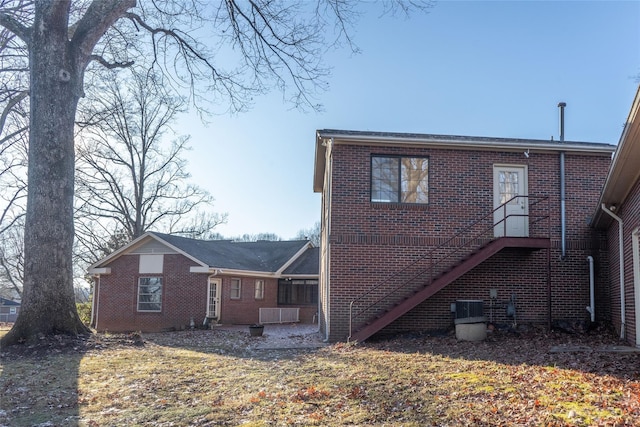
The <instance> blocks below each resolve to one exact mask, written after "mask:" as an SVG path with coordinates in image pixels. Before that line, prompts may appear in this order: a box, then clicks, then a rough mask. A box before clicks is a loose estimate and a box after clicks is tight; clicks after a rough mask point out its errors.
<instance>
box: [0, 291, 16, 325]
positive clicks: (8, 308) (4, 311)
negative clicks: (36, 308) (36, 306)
mask: <svg viewBox="0 0 640 427" xmlns="http://www.w3.org/2000/svg"><path fill="white" fill-rule="evenodd" d="M20 305H21V304H20V303H19V302H18V301H13V300H10V299H7V298H2V297H0V323H13V322H15V321H16V319H17V318H18V313H19V312H20Z"/></svg>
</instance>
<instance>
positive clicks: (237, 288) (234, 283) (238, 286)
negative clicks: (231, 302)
mask: <svg viewBox="0 0 640 427" xmlns="http://www.w3.org/2000/svg"><path fill="white" fill-rule="evenodd" d="M241 295H242V282H241V281H240V279H231V295H230V298H231V299H240V296H241Z"/></svg>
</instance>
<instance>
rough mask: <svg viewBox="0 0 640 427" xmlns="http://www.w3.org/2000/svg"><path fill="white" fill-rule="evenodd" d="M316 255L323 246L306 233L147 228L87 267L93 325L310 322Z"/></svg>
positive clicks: (154, 327) (147, 327) (117, 328)
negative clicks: (291, 236)
mask: <svg viewBox="0 0 640 427" xmlns="http://www.w3.org/2000/svg"><path fill="white" fill-rule="evenodd" d="M318 260H319V251H318V248H315V247H313V244H312V243H310V242H309V241H306V240H296V241H258V242H233V241H228V240H211V241H204V240H196V239H190V238H185V237H179V236H173V235H168V234H162V233H155V232H148V233H145V234H144V235H142V236H140V237H139V238H138V239H136V240H134V241H132V242H131V243H129V244H128V245H126V246H125V247H123V248H121V249H120V250H118V251H116V252H114V253H113V254H111V255H109V256H107V257H106V258H104V259H102V260H100V261H99V262H97V263H95V264H94V265H92V266H91V267H90V268H89V273H90V274H91V275H92V276H93V278H94V290H93V305H92V326H93V327H95V328H96V330H98V331H112V332H122V331H163V330H174V329H184V328H190V327H201V326H203V325H204V326H208V325H212V324H216V323H218V324H220V323H222V324H254V323H278V322H282V323H284V322H287V323H288V322H304V323H311V322H313V321H315V320H316V319H317V312H318Z"/></svg>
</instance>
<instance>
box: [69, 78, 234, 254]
mask: <svg viewBox="0 0 640 427" xmlns="http://www.w3.org/2000/svg"><path fill="white" fill-rule="evenodd" d="M102 81H103V84H101V85H99V86H97V87H93V88H91V89H90V90H89V91H87V97H86V101H85V102H83V103H82V104H83V105H84V106H85V107H84V108H81V109H80V112H79V116H80V117H79V121H78V123H79V124H80V126H81V127H82V131H81V132H80V134H79V137H78V138H76V141H77V143H76V152H77V160H76V205H77V207H76V249H78V254H79V255H80V257H81V258H83V259H84V260H85V262H88V263H92V262H95V261H97V260H98V259H99V258H101V257H102V256H104V255H106V254H108V253H110V252H109V251H113V250H115V249H118V247H120V246H121V245H123V244H125V243H127V242H129V241H131V240H133V239H135V238H137V237H139V236H140V235H142V234H143V233H144V232H146V231H149V230H154V229H155V230H161V231H163V232H165V231H166V232H169V233H171V234H181V235H187V236H190V237H202V236H206V235H208V234H210V233H211V232H212V230H213V228H214V227H215V226H217V225H219V224H221V223H224V222H225V221H226V214H217V213H214V212H212V208H213V198H212V197H211V196H210V195H209V194H208V193H207V192H206V191H205V190H203V189H201V188H200V187H198V186H196V185H193V184H190V183H189V178H190V174H189V173H188V172H187V167H186V162H185V160H184V157H183V155H184V152H185V151H186V150H188V149H189V147H188V145H187V144H188V141H189V138H188V137H186V136H175V135H173V134H170V133H171V132H170V131H171V126H172V125H173V124H174V123H175V120H176V118H177V115H178V114H180V113H183V112H184V111H185V100H183V99H182V98H180V97H177V96H174V95H172V94H170V93H169V92H168V91H167V89H166V87H165V86H164V85H163V82H162V80H161V76H157V75H155V74H153V73H143V74H139V73H135V72H132V73H130V72H125V71H120V72H113V71H110V72H109V78H105V79H103V80H102ZM170 137H173V139H172V140H171V141H169V138H170Z"/></svg>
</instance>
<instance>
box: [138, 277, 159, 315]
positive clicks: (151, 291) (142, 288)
mask: <svg viewBox="0 0 640 427" xmlns="http://www.w3.org/2000/svg"><path fill="white" fill-rule="evenodd" d="M138 311H162V277H139V278H138Z"/></svg>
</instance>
